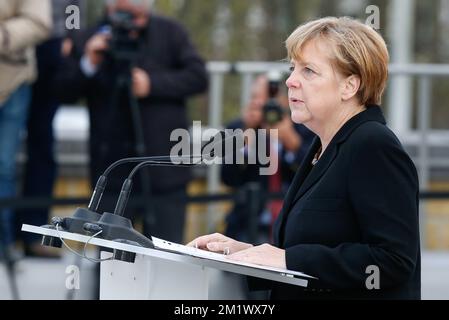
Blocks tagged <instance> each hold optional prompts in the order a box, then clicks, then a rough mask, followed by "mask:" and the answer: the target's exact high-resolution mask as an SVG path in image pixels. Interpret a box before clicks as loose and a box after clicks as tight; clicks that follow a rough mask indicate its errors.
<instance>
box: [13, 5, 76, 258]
mask: <svg viewBox="0 0 449 320" xmlns="http://www.w3.org/2000/svg"><path fill="white" fill-rule="evenodd" d="M80 2H81V1H80V0H52V1H51V4H52V9H53V10H52V12H53V28H52V34H51V36H50V39H48V40H47V41H45V42H44V43H42V44H40V45H38V46H37V47H36V56H37V70H38V73H37V80H36V82H35V83H34V84H33V87H32V95H31V103H30V110H29V116H28V123H27V139H26V150H25V152H26V155H27V161H26V165H25V173H24V181H23V188H22V195H23V196H24V197H42V198H51V197H52V196H53V186H54V183H55V179H56V176H57V165H56V161H55V156H54V134H53V118H54V116H55V114H56V111H57V109H58V106H59V101H58V99H57V98H56V95H55V92H54V90H53V89H54V88H53V86H52V82H53V79H54V77H55V75H56V73H57V71H58V69H59V67H60V64H61V60H62V58H63V57H64V56H67V54H68V52H69V51H70V47H71V45H72V44H71V39H70V38H68V37H67V33H68V30H67V28H66V26H65V21H66V17H67V15H66V12H65V11H66V8H67V7H68V6H70V5H76V6H78V7H79V8H80ZM82 14H83V12H81V15H82ZM48 216H49V208H33V209H23V210H18V211H17V212H16V225H17V229H18V230H20V227H21V225H22V224H23V223H26V224H30V225H35V226H40V225H44V224H47V222H48ZM17 238H21V239H22V240H23V245H24V249H25V255H26V256H31V257H33V256H37V257H58V255H57V253H56V252H55V251H54V250H51V249H50V250H49V247H46V246H42V245H41V243H40V241H41V237H40V236H38V235H35V234H33V233H30V232H20V231H19V232H18V233H17Z"/></svg>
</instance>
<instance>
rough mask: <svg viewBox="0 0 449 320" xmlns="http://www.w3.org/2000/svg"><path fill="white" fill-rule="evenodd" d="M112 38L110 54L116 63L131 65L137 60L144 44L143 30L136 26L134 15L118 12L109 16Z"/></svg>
mask: <svg viewBox="0 0 449 320" xmlns="http://www.w3.org/2000/svg"><path fill="white" fill-rule="evenodd" d="M109 21H110V23H111V33H112V38H111V41H110V49H109V54H110V55H111V56H112V58H113V59H114V60H115V61H118V62H123V63H127V64H131V63H132V62H133V61H135V60H136V59H137V56H138V53H139V49H140V45H141V43H142V30H141V28H140V27H138V26H136V25H135V24H134V15H133V14H132V13H130V12H127V11H116V12H114V13H113V14H111V15H110V16H109Z"/></svg>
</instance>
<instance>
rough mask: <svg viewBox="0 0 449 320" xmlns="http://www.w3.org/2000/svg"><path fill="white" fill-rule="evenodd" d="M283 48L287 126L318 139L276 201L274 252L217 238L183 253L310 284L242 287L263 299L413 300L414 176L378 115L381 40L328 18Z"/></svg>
mask: <svg viewBox="0 0 449 320" xmlns="http://www.w3.org/2000/svg"><path fill="white" fill-rule="evenodd" d="M286 45H287V52H288V57H289V59H290V62H291V75H290V77H289V78H288V79H287V81H286V84H287V87H288V96H289V104H290V109H291V111H292V116H291V117H292V120H293V121H294V122H295V123H302V124H304V125H305V126H306V127H307V128H309V129H310V130H311V131H313V132H314V133H316V135H317V137H316V138H315V139H314V141H313V143H312V146H311V147H310V149H309V151H308V153H307V155H306V156H305V158H304V162H303V165H302V166H301V167H300V168H299V170H298V172H297V174H296V175H295V177H294V179H293V182H292V184H291V186H290V189H289V191H288V192H287V195H286V196H285V199H284V204H283V208H282V211H281V213H280V214H279V216H278V218H277V220H276V222H275V226H274V245H270V244H262V245H258V246H253V245H252V244H250V243H245V242H241V241H236V240H234V239H232V238H229V237H226V236H224V235H221V234H213V235H206V236H202V237H199V238H197V239H195V240H194V241H192V242H191V243H190V244H189V245H191V246H195V245H196V246H197V247H199V248H202V249H204V250H210V251H214V252H227V253H229V254H230V255H229V256H228V259H231V260H236V261H244V262H250V263H255V264H260V265H265V266H271V267H277V268H282V269H290V270H296V271H301V272H304V273H306V274H309V275H312V276H314V277H316V279H310V280H309V281H308V287H307V288H304V287H300V286H292V285H288V284H284V283H279V282H277V283H275V282H269V281H268V282H264V281H258V280H257V279H250V282H249V283H250V286H251V288H252V289H262V288H264V289H268V290H270V291H271V296H270V297H271V299H420V297H421V258H420V234H419V216H418V208H419V183H418V175H417V172H416V168H415V166H414V164H413V162H412V160H411V159H410V157H409V156H408V155H407V153H406V152H405V151H404V149H403V147H402V145H401V143H400V141H399V140H398V138H397V137H396V136H395V134H394V133H393V132H392V131H391V130H390V129H389V128H388V127H387V126H386V121H385V118H384V116H383V113H382V109H381V107H380V103H381V97H382V94H383V91H384V89H385V86H386V83H387V78H388V60H389V55H388V50H387V46H386V44H385V41H384V40H383V39H382V37H381V36H380V35H379V34H378V33H377V32H376V31H375V30H374V29H372V28H371V27H369V26H367V25H364V24H363V23H361V22H358V21H356V20H353V19H351V18H346V17H343V18H335V17H327V18H322V19H318V20H314V21H310V22H308V23H306V24H304V25H301V26H299V27H298V28H297V29H296V30H295V31H294V32H293V33H292V34H291V35H290V36H289V37H288V39H287V42H286ZM400 107H401V106H390V108H400ZM372 270H375V271H374V272H373V271H372ZM371 276H372V277H371ZM375 279H376V280H375Z"/></svg>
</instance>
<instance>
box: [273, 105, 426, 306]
mask: <svg viewBox="0 0 449 320" xmlns="http://www.w3.org/2000/svg"><path fill="white" fill-rule="evenodd" d="M320 147H321V142H320V140H319V139H318V138H316V139H315V141H314V143H313V144H312V147H311V148H310V150H309V152H308V154H307V156H306V157H305V160H304V163H303V165H301V167H300V170H299V171H298V172H297V174H296V176H295V178H294V180H293V182H292V185H291V187H290V189H289V191H288V193H287V195H286V198H285V201H284V207H283V209H282V211H281V214H280V215H279V217H278V220H277V221H276V223H275V229H274V237H275V244H276V246H278V247H280V248H285V249H286V263H287V268H288V269H291V270H298V271H302V272H305V273H307V274H310V275H313V276H315V277H317V278H319V280H318V281H315V280H313V281H310V282H309V287H308V288H307V289H305V288H302V287H296V286H291V285H284V284H280V283H276V284H275V283H271V289H272V298H273V299H307V298H311V299H321V298H324V299H326V298H349V299H351V298H353V299H357V298H362V299H367V298H368V299H371V298H374V299H420V296H421V265H420V240H419V225H418V220H419V219H418V195H419V194H418V193H419V185H418V177H417V173H416V168H415V166H414V165H413V163H412V161H411V159H410V158H409V156H408V155H407V153H406V152H405V151H404V149H403V148H402V146H401V143H400V142H399V140H398V139H397V138H396V136H395V135H394V134H393V132H392V131H390V130H389V129H388V128H387V126H386V125H385V119H384V117H383V114H382V111H381V109H380V107H379V106H369V107H368V108H367V110H365V111H363V112H361V113H359V114H358V115H356V116H354V117H353V118H352V119H350V120H349V121H348V122H347V123H346V124H345V125H344V126H343V127H342V128H341V129H340V130H339V131H338V133H337V134H336V135H335V137H334V138H333V139H332V141H331V143H330V144H329V146H328V147H327V149H326V150H325V151H324V153H323V154H322V156H321V158H320V159H319V161H318V162H317V163H316V164H315V165H312V160H313V158H314V156H315V154H316V152H317V150H318V149H319V148H320ZM375 268H378V270H379V273H378V275H379V280H380V281H379V289H375V288H374V289H371V290H369V289H368V288H367V284H368V287H370V288H372V285H373V284H375V280H374V278H373V276H375V274H376V272H375V271H374V272H373V270H375Z"/></svg>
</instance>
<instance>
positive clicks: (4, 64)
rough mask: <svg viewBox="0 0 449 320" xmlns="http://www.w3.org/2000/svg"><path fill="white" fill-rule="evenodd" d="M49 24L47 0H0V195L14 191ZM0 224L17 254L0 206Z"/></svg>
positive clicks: (9, 219)
mask: <svg viewBox="0 0 449 320" xmlns="http://www.w3.org/2000/svg"><path fill="white" fill-rule="evenodd" d="M51 24H52V21H51V5H50V2H49V0H42V1H41V0H39V1H35V0H0V199H4V198H11V197H14V196H15V195H16V155H17V152H18V149H19V146H20V143H21V139H20V137H21V134H22V131H23V129H24V127H25V124H26V119H27V115H28V107H29V102H30V98H31V84H32V83H33V81H34V80H35V78H36V64H35V51H34V49H35V46H36V45H37V44H39V43H40V42H42V41H44V40H45V39H46V38H47V37H48V36H49V33H50V30H51ZM0 228H1V231H0V238H1V239H0V241H2V242H3V247H4V248H7V249H6V250H7V251H10V252H9V253H11V256H14V258H15V257H17V255H16V254H13V253H14V252H15V251H14V242H15V238H14V230H15V226H14V214H13V211H12V210H11V209H10V208H0Z"/></svg>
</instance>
